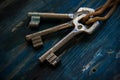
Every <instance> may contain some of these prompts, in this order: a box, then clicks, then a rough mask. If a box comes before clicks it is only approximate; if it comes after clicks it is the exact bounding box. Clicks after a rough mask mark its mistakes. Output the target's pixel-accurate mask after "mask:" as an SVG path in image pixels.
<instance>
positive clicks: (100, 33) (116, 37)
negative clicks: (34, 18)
mask: <svg viewBox="0 0 120 80" xmlns="http://www.w3.org/2000/svg"><path fill="white" fill-rule="evenodd" d="M2 3H3V2H2ZM104 3H105V0H99V1H98V0H81V1H80V0H69V1H68V0H54V1H53V0H26V1H25V0H16V1H13V3H9V4H7V6H3V7H2V9H0V37H1V39H0V61H1V62H0V80H10V79H12V80H119V79H120V68H119V66H120V31H119V30H120V27H119V25H120V14H119V13H120V6H119V7H118V8H117V10H116V11H115V12H114V14H113V15H112V16H111V17H110V18H109V20H107V21H105V22H104V23H101V26H100V28H99V29H98V30H97V31H96V32H95V33H94V34H93V35H91V36H86V35H85V36H84V37H83V38H82V39H81V38H80V37H79V35H78V37H76V39H74V40H71V43H70V44H69V45H70V47H69V48H65V50H64V51H62V52H63V53H64V52H65V53H66V54H65V55H64V57H63V59H62V64H60V65H59V66H58V67H56V68H52V67H51V66H49V65H46V64H40V63H39V61H38V58H39V56H41V55H42V54H43V53H44V52H46V51H47V50H48V49H49V48H50V47H52V46H53V45H54V44H55V43H57V42H58V41H59V40H60V39H61V38H63V37H64V36H65V35H66V34H68V33H69V31H70V30H63V31H60V32H58V33H55V34H52V35H49V36H47V37H46V38H45V42H46V43H45V44H44V47H43V48H41V49H39V50H34V49H33V48H32V47H31V46H29V45H27V43H26V42H25V39H24V37H25V35H27V34H30V33H33V32H35V31H31V30H30V29H29V28H28V27H27V21H26V23H24V25H23V26H21V27H20V26H19V27H18V26H17V25H18V23H19V22H22V20H24V17H25V16H26V14H27V13H28V12H29V11H40V12H58V13H66V12H68V13H69V12H74V11H76V10H77V9H78V8H79V7H80V6H82V7H83V6H87V7H91V8H97V7H99V6H100V5H102V4H104ZM56 24H59V21H58V22H57V23H54V22H53V23H43V25H41V26H40V28H39V29H38V30H43V29H46V28H48V27H51V26H53V25H56ZM58 35H59V36H58Z"/></svg>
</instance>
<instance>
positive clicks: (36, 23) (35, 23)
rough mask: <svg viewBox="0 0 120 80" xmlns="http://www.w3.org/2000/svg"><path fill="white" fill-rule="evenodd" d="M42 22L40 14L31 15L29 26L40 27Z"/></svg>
mask: <svg viewBox="0 0 120 80" xmlns="http://www.w3.org/2000/svg"><path fill="white" fill-rule="evenodd" d="M39 23H40V16H31V21H30V23H29V27H30V28H32V27H38V26H39Z"/></svg>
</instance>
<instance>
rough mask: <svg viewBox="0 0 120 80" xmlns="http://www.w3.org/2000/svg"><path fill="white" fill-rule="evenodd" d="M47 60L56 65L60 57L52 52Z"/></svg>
mask: <svg viewBox="0 0 120 80" xmlns="http://www.w3.org/2000/svg"><path fill="white" fill-rule="evenodd" d="M46 60H47V61H48V62H49V63H50V64H51V65H52V66H56V65H57V64H58V62H59V58H58V57H57V56H56V55H55V54H54V53H50V55H49V56H48V57H47V58H46Z"/></svg>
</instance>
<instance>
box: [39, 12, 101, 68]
mask: <svg viewBox="0 0 120 80" xmlns="http://www.w3.org/2000/svg"><path fill="white" fill-rule="evenodd" d="M85 16H86V14H82V15H80V16H78V17H76V18H75V19H73V21H72V23H73V25H74V26H75V28H74V29H73V30H72V31H71V32H70V33H69V34H68V35H67V36H65V37H64V38H63V39H62V40H60V41H59V42H58V43H57V44H55V45H54V46H53V47H52V48H50V49H49V50H48V51H47V52H46V53H44V54H43V55H42V56H41V57H39V60H40V62H44V61H45V60H46V61H48V62H49V63H50V64H51V65H53V66H55V65H56V64H57V63H58V62H59V60H60V59H59V56H57V55H55V54H54V53H55V52H56V51H57V50H59V49H60V48H61V47H62V46H64V45H65V44H66V43H67V42H68V41H69V40H70V39H71V38H73V37H74V36H76V35H77V34H80V33H87V34H91V33H93V31H94V30H95V29H96V28H97V27H98V25H99V22H98V21H96V22H94V23H93V24H92V25H91V26H87V25H84V24H82V23H79V21H80V20H81V19H82V18H83V17H85Z"/></svg>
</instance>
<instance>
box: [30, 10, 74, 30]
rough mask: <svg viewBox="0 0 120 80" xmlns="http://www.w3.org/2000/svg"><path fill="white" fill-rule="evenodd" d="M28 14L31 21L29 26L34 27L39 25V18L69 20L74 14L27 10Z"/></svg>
mask: <svg viewBox="0 0 120 80" xmlns="http://www.w3.org/2000/svg"><path fill="white" fill-rule="evenodd" d="M28 16H31V21H30V23H29V27H30V28H35V27H38V26H39V23H40V18H47V19H68V20H71V19H72V18H73V16H74V14H65V13H64V14H62V13H61V14H60V13H40V12H29V13H28Z"/></svg>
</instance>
